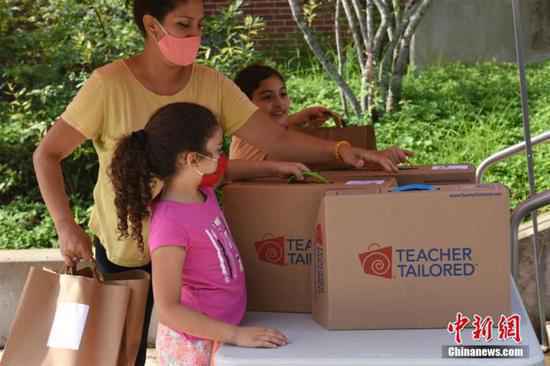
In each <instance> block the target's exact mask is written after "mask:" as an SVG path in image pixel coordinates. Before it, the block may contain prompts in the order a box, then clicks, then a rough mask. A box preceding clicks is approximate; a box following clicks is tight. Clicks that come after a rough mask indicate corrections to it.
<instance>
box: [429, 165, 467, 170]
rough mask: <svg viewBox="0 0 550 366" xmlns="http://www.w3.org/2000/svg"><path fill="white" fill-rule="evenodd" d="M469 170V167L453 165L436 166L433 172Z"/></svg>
mask: <svg viewBox="0 0 550 366" xmlns="http://www.w3.org/2000/svg"><path fill="white" fill-rule="evenodd" d="M468 168H469V166H468V165H459V164H456V165H453V164H451V165H434V166H433V167H432V170H466V169H468Z"/></svg>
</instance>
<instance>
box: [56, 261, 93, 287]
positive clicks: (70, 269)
mask: <svg viewBox="0 0 550 366" xmlns="http://www.w3.org/2000/svg"><path fill="white" fill-rule="evenodd" d="M89 268H90V269H91V271H92V277H93V278H94V279H95V280H97V281H101V282H102V281H103V276H102V275H101V273H99V272H98V270H97V264H96V261H95V259H94V258H92V259H90V266H89ZM77 272H78V270H77V265H76V264H75V265H72V266H68V265H65V266H64V267H63V272H62V273H63V274H68V275H71V276H74V275H76V273H77Z"/></svg>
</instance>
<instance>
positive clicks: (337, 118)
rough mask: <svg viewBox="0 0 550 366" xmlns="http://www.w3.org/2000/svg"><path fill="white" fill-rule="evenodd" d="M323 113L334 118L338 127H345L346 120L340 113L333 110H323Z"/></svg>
mask: <svg viewBox="0 0 550 366" xmlns="http://www.w3.org/2000/svg"><path fill="white" fill-rule="evenodd" d="M323 114H324V115H326V116H328V117H330V118H332V119H333V120H334V123H335V124H336V127H338V128H343V127H345V125H346V121H345V120H344V119H343V118H342V116H340V115H339V114H338V113H335V112H332V111H326V112H323Z"/></svg>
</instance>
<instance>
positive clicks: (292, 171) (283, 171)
mask: <svg viewBox="0 0 550 366" xmlns="http://www.w3.org/2000/svg"><path fill="white" fill-rule="evenodd" d="M269 163H270V164H271V170H272V172H273V175H278V176H280V177H288V176H289V175H295V176H296V178H297V179H298V180H303V179H304V172H309V168H308V167H307V166H305V165H304V164H302V163H293V162H287V161H269Z"/></svg>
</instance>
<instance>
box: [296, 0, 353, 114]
mask: <svg viewBox="0 0 550 366" xmlns="http://www.w3.org/2000/svg"><path fill="white" fill-rule="evenodd" d="M288 4H289V5H290V10H291V12H292V17H293V18H294V21H295V22H296V24H297V25H298V28H299V29H300V30H301V31H302V34H303V35H304V39H305V40H306V42H307V44H308V46H309V48H310V49H311V51H312V52H313V53H314V54H315V56H316V57H317V59H318V60H319V61H320V62H321V65H323V68H324V69H325V71H326V72H327V74H329V76H330V77H331V78H332V79H333V80H334V81H335V82H336V84H337V85H338V86H339V87H340V88H342V91H343V92H344V95H345V96H346V98H347V99H348V101H349V102H350V103H351V105H352V107H353V109H354V111H355V113H356V114H357V115H358V116H362V115H363V111H362V110H361V106H360V104H359V102H358V101H357V98H356V97H355V95H354V94H353V91H352V90H351V88H350V87H349V85H348V84H347V83H346V82H345V81H344V79H342V76H341V75H340V74H339V73H338V72H337V70H336V69H335V67H334V65H333V64H332V63H331V62H330V61H329V60H328V59H327V57H326V56H325V54H324V52H323V51H322V50H321V47H320V45H319V42H318V41H317V38H316V37H315V35H314V34H313V32H312V31H311V29H310V28H309V27H308V26H307V24H306V23H305V22H304V19H303V17H302V13H301V9H300V5H299V3H298V0H288Z"/></svg>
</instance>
